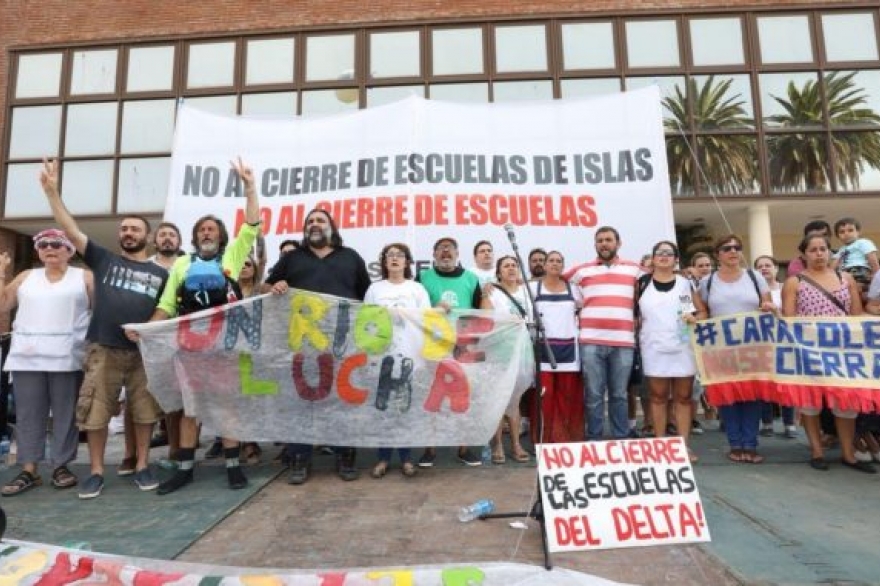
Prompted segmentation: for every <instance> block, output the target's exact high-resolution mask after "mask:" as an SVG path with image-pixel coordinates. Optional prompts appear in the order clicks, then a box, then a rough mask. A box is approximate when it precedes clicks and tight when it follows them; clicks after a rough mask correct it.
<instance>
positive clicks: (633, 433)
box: [626, 427, 642, 439]
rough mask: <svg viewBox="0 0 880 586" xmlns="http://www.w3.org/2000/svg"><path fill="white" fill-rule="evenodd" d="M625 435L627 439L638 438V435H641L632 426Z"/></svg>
mask: <svg viewBox="0 0 880 586" xmlns="http://www.w3.org/2000/svg"><path fill="white" fill-rule="evenodd" d="M626 437H628V438H629V439H639V438H640V437H642V434H640V433H639V430H638V429H636V428H635V427H633V428H632V429H630V430H629V433H628V434H627V436H626Z"/></svg>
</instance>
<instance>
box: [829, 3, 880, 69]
mask: <svg viewBox="0 0 880 586" xmlns="http://www.w3.org/2000/svg"><path fill="white" fill-rule="evenodd" d="M822 32H823V34H824V38H825V56H826V58H827V59H828V61H832V62H833V61H876V60H877V33H876V29H875V28H874V17H873V15H872V14H871V13H868V12H865V13H861V14H823V15H822Z"/></svg>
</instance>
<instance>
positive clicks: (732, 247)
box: [718, 244, 743, 252]
mask: <svg viewBox="0 0 880 586" xmlns="http://www.w3.org/2000/svg"><path fill="white" fill-rule="evenodd" d="M742 249H743V247H742V246H740V245H738V244H725V245H724V246H721V247H719V248H718V251H719V252H742Z"/></svg>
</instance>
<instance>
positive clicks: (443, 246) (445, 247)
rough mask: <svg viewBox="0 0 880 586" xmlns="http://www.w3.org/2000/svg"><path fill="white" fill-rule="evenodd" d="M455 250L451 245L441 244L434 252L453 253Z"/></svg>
mask: <svg viewBox="0 0 880 586" xmlns="http://www.w3.org/2000/svg"><path fill="white" fill-rule="evenodd" d="M453 250H455V247H454V246H453V245H451V244H441V245H440V246H438V247H437V248H435V249H434V252H452V251H453Z"/></svg>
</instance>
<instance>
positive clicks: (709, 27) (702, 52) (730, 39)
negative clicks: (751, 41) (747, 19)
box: [689, 18, 746, 66]
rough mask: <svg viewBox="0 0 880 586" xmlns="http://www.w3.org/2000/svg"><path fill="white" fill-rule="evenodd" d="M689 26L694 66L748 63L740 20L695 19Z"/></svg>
mask: <svg viewBox="0 0 880 586" xmlns="http://www.w3.org/2000/svg"><path fill="white" fill-rule="evenodd" d="M689 24H690V30H691V51H692V52H693V62H694V65H696V66H703V65H743V64H744V63H745V62H746V58H745V53H744V51H743V38H742V24H741V22H740V19H738V18H693V19H691V20H690V22H689Z"/></svg>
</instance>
